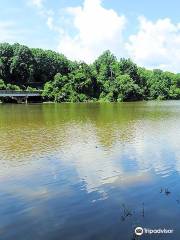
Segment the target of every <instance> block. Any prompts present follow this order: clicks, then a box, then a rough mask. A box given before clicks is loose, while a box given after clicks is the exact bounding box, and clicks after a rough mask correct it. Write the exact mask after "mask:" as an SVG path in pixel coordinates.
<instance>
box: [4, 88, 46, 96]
mask: <svg viewBox="0 0 180 240" xmlns="http://www.w3.org/2000/svg"><path fill="white" fill-rule="evenodd" d="M40 96H41V91H34V92H31V91H14V90H0V97H12V98H13V97H40Z"/></svg>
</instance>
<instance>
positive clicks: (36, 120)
mask: <svg viewBox="0 0 180 240" xmlns="http://www.w3.org/2000/svg"><path fill="white" fill-rule="evenodd" d="M137 226H140V227H146V228H152V229H155V228H167V229H173V230H174V233H173V234H166V235H165V234H164V235H151V236H150V235H143V236H142V237H141V239H172V240H175V239H179V238H180V101H167V102H138V103H114V104H111V103H110V104H108V103H107V104H98V103H97V104H95V103H89V104H41V105H2V104H1V105H0V239H1V240H131V239H136V238H135V236H134V234H133V233H134V228H135V227H137ZM138 239H139V238H138Z"/></svg>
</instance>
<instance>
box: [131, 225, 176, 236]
mask: <svg viewBox="0 0 180 240" xmlns="http://www.w3.org/2000/svg"><path fill="white" fill-rule="evenodd" d="M134 232H135V234H136V235H137V236H141V235H143V234H171V233H173V232H174V230H173V229H166V228H164V229H161V228H159V229H149V228H142V227H137V228H135V230H134Z"/></svg>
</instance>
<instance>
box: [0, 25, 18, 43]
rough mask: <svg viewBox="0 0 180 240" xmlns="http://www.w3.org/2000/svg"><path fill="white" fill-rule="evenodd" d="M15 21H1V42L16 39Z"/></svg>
mask: <svg viewBox="0 0 180 240" xmlns="http://www.w3.org/2000/svg"><path fill="white" fill-rule="evenodd" d="M14 28H15V26H14V23H13V22H10V21H7V22H6V21H0V42H11V41H13V40H14V39H16V37H17V35H16V32H15V31H14Z"/></svg>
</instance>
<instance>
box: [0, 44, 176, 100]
mask: <svg viewBox="0 0 180 240" xmlns="http://www.w3.org/2000/svg"><path fill="white" fill-rule="evenodd" d="M34 88H37V89H41V90H43V97H44V100H49V101H57V102H86V101H105V102H106V101H113V102H119V101H136V100H152V99H161V100H164V99H180V74H179V73H178V74H175V73H170V72H164V71H162V70H159V69H155V70H147V69H145V68H141V67H138V66H137V65H136V64H135V63H134V62H132V60H131V59H124V58H121V59H120V60H118V59H117V58H116V57H115V56H114V55H113V54H112V53H111V52H110V51H109V50H108V51H105V52H104V53H103V54H102V55H101V56H99V57H98V58H97V60H95V61H94V63H92V64H89V65H88V64H86V63H85V62H76V61H74V62H73V61H70V60H68V59H67V58H66V57H65V56H64V55H63V54H60V53H56V52H54V51H51V50H42V49H39V48H29V47H27V46H24V45H20V44H18V43H15V44H12V45H10V44H9V43H1V44H0V90H5V89H12V90H13V89H14V90H17V89H34Z"/></svg>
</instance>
